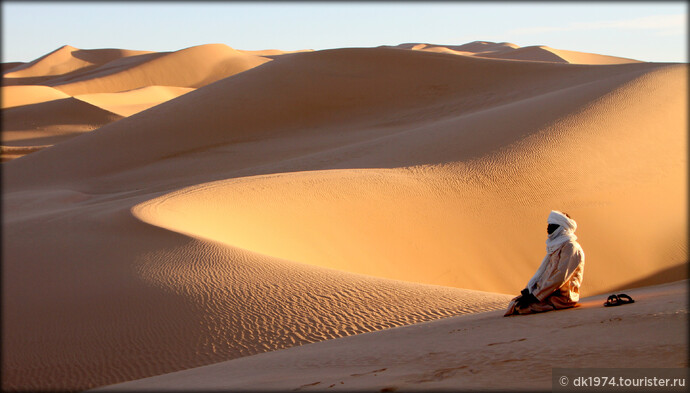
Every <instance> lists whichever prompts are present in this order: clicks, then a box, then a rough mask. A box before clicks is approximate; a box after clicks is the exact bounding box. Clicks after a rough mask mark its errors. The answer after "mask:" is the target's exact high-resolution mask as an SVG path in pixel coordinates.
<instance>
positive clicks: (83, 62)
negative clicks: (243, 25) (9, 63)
mask: <svg viewBox="0 0 690 393" xmlns="http://www.w3.org/2000/svg"><path fill="white" fill-rule="evenodd" d="M147 53H152V52H148V51H133V50H126V49H86V50H84V49H77V48H75V47H72V46H69V45H64V46H62V47H60V48H58V49H56V50H55V51H53V52H50V53H48V54H47V55H45V56H42V57H40V58H38V59H36V60H34V61H32V62H29V63H25V64H21V65H18V66H16V67H13V68H11V69H9V70H8V72H7V73H5V74H4V75H3V77H4V78H29V77H47V76H58V75H66V74H70V73H73V72H75V71H84V70H85V69H92V68H93V67H95V66H102V65H104V64H106V63H108V62H110V61H113V60H116V59H121V58H124V57H130V56H139V55H143V54H147Z"/></svg>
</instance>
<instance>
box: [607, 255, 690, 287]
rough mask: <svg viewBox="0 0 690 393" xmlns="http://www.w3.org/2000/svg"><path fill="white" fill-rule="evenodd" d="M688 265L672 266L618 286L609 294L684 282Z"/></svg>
mask: <svg viewBox="0 0 690 393" xmlns="http://www.w3.org/2000/svg"><path fill="white" fill-rule="evenodd" d="M688 267H689V265H688V263H687V262H685V263H682V264H680V265H676V266H672V267H669V268H666V269H663V270H659V271H658V272H656V273H654V274H652V275H650V276H647V277H645V278H642V279H639V280H635V281H630V282H627V283H625V284H623V285H618V286H616V287H614V288H613V289H611V292H616V291H620V290H623V289H631V288H640V287H647V286H651V285H659V284H666V283H669V282H674V281H680V280H686V279H687V278H688Z"/></svg>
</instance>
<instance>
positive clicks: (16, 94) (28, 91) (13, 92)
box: [0, 85, 69, 109]
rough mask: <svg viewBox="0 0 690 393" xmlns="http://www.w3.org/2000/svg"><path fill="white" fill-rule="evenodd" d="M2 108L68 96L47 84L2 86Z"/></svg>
mask: <svg viewBox="0 0 690 393" xmlns="http://www.w3.org/2000/svg"><path fill="white" fill-rule="evenodd" d="M0 89H2V109H8V108H13V107H17V106H23V105H31V104H38V103H40V102H46V101H53V100H59V99H61V98H69V95H67V94H65V93H63V92H61V91H60V90H57V89H53V88H52V87H48V86H40V85H39V86H31V85H28V86H2V87H0Z"/></svg>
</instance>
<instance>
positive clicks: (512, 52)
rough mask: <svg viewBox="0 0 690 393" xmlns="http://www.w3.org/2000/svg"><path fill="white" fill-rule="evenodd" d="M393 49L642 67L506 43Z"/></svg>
mask: <svg viewBox="0 0 690 393" xmlns="http://www.w3.org/2000/svg"><path fill="white" fill-rule="evenodd" d="M396 48H401V49H410V50H420V51H425V52H436V53H449V54H454V55H463V56H475V57H484V58H489V59H505V60H522V61H545V62H554V63H569V64H591V65H594V64H626V63H641V61H639V60H633V59H627V58H624V57H615V56H605V55H598V54H594V53H584V52H575V51H569V50H562V49H553V48H550V47H548V46H543V45H538V46H527V47H522V48H521V47H519V46H518V45H515V44H511V43H509V42H501V43H495V42H486V41H475V42H470V43H468V44H464V45H458V46H453V45H432V44H400V45H398V46H396Z"/></svg>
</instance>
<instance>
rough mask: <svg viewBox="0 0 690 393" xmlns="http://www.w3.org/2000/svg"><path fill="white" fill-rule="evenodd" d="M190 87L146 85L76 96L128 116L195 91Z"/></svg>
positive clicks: (80, 99)
mask: <svg viewBox="0 0 690 393" xmlns="http://www.w3.org/2000/svg"><path fill="white" fill-rule="evenodd" d="M193 90H194V89H193V88H190V87H175V86H146V87H141V88H138V89H134V90H129V91H123V92H118V93H93V94H81V95H76V96H74V98H76V99H78V100H79V101H84V102H87V103H89V104H91V105H94V106H97V107H99V108H102V109H105V110H107V111H109V112H112V113H115V114H117V115H120V116H123V117H127V116H131V115H133V114H135V113H139V112H141V111H144V110H146V109H149V108H151V107H154V106H156V105H159V104H161V103H163V102H165V101H168V100H171V99H173V98H177V97H179V96H181V95H183V94H186V93H189V92H190V91H193Z"/></svg>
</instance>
